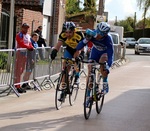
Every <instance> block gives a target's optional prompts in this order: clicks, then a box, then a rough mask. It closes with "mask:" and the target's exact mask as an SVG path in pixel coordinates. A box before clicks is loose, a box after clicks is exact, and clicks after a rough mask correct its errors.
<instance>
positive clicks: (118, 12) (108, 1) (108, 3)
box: [105, 0, 143, 20]
mask: <svg viewBox="0 0 150 131" xmlns="http://www.w3.org/2000/svg"><path fill="white" fill-rule="evenodd" d="M105 11H106V12H108V19H109V20H115V18H116V16H117V20H124V19H125V18H126V17H128V16H134V14H135V12H136V17H137V20H140V19H142V14H143V11H142V10H139V8H138V7H137V0H105Z"/></svg>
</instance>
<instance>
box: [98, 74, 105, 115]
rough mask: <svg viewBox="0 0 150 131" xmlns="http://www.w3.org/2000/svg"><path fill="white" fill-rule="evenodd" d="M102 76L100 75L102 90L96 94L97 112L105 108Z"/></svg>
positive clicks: (100, 87)
mask: <svg viewBox="0 0 150 131" xmlns="http://www.w3.org/2000/svg"><path fill="white" fill-rule="evenodd" d="M102 83H103V82H102V76H100V82H99V85H98V86H99V89H100V92H99V93H98V94H96V98H97V101H96V112H97V114H100V112H101V111H102V108H103V103H104V96H105V95H104V94H103V93H102V92H101V91H102Z"/></svg>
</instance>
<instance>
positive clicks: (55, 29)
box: [50, 0, 65, 45]
mask: <svg viewBox="0 0 150 131" xmlns="http://www.w3.org/2000/svg"><path fill="white" fill-rule="evenodd" d="M64 3H65V0H55V1H53V7H54V12H53V16H52V17H51V37H50V43H52V45H55V44H56V43H57V39H58V35H59V33H60V32H61V29H62V23H63V22H64V21H65V8H64V6H62V5H61V4H64ZM54 22H55V23H54Z"/></svg>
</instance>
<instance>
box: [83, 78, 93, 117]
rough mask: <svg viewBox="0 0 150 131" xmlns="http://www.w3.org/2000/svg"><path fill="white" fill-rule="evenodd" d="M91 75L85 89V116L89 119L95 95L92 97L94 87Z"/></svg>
mask: <svg viewBox="0 0 150 131" xmlns="http://www.w3.org/2000/svg"><path fill="white" fill-rule="evenodd" d="M90 82H91V77H89V78H88V82H87V85H86V89H85V96H84V117H85V119H89V117H90V114H91V110H92V105H93V97H92V88H93V87H91V86H92V85H91V83H90Z"/></svg>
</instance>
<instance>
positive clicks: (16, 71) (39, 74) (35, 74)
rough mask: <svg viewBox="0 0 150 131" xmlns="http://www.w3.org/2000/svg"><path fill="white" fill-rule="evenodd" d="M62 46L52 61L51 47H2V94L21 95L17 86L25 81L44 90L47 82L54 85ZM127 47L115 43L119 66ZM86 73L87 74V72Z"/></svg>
mask: <svg viewBox="0 0 150 131" xmlns="http://www.w3.org/2000/svg"><path fill="white" fill-rule="evenodd" d="M64 49H65V48H64V47H61V49H60V50H59V52H58V54H57V57H56V59H55V60H53V61H51V59H50V54H51V51H52V48H51V47H43V48H37V49H35V50H33V51H28V50H27V49H23V48H22V49H21V48H20V49H17V50H13V49H6V50H5V49H2V50H0V94H3V93H5V92H7V95H8V94H9V93H10V92H11V91H12V90H13V91H14V92H15V94H16V95H17V96H18V97H19V96H20V94H19V93H18V91H17V90H16V87H17V86H20V85H22V84H23V83H26V82H29V83H33V86H34V88H35V89H38V90H39V91H40V90H42V88H41V87H42V86H43V85H44V84H45V82H46V83H49V85H50V86H51V87H52V86H54V83H53V82H54V81H52V79H51V76H52V75H54V74H57V73H59V72H60V71H61V69H62V61H61V59H60V58H61V56H63V53H64ZM125 49H126V48H125V47H123V46H121V45H114V63H113V64H115V65H116V66H118V64H119V61H120V60H121V59H125ZM81 67H82V68H81V73H85V72H84V65H82V66H81ZM85 75H86V74H85Z"/></svg>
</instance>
